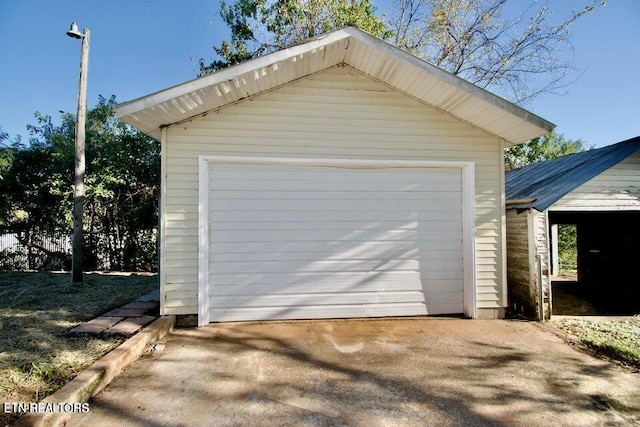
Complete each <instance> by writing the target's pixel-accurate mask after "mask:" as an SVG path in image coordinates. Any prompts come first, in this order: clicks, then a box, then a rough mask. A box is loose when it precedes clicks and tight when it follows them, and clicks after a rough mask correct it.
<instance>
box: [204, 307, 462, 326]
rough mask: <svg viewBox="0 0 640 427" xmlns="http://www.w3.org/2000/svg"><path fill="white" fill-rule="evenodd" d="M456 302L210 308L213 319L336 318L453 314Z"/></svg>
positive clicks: (227, 320) (222, 320)
mask: <svg viewBox="0 0 640 427" xmlns="http://www.w3.org/2000/svg"><path fill="white" fill-rule="evenodd" d="M458 309H459V304H431V305H430V306H427V304H426V303H403V304H401V303H393V304H363V305H351V306H345V305H336V306H331V305H318V306H304V307H300V306H297V307H287V306H283V307H280V306H276V307H240V308H227V309H218V310H211V316H212V318H213V319H215V320H214V321H217V322H234V321H241V320H247V319H283V320H286V319H336V318H350V317H390V316H423V315H429V314H430V315H438V314H448V313H457V312H456V311H455V310H458Z"/></svg>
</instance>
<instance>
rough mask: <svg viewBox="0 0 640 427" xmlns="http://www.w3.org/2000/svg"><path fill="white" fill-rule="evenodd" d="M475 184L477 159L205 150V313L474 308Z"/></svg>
mask: <svg viewBox="0 0 640 427" xmlns="http://www.w3.org/2000/svg"><path fill="white" fill-rule="evenodd" d="M473 188H474V186H473V165H472V164H470V163H461V162H458V163H455V162H439V163H435V162H411V161H405V162H397V161H396V162H389V161H353V160H337V159H325V160H322V159H314V160H311V161H309V160H307V161H301V160H300V159H244V158H229V157H203V158H202V159H201V169H200V197H201V206H202V207H203V209H202V211H201V217H200V226H201V231H200V236H201V239H202V240H201V247H202V248H203V250H202V252H201V254H200V255H201V259H200V270H201V271H203V274H202V276H201V282H200V289H199V294H200V295H201V297H202V300H201V312H200V316H201V318H203V320H204V321H205V322H207V323H208V322H209V321H235V320H265V319H312V318H343V317H381V316H411V315H428V314H449V313H469V312H470V311H472V308H473V306H474V301H473V292H472V291H473V255H472V253H473V239H474V236H473V192H472V191H470V189H473ZM465 290H466V297H465ZM465 302H466V303H467V306H466V307H465Z"/></svg>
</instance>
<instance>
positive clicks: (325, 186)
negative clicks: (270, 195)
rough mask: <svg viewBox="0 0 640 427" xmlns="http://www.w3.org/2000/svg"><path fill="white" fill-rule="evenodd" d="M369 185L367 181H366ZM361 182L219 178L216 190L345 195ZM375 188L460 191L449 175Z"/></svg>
mask: <svg viewBox="0 0 640 427" xmlns="http://www.w3.org/2000/svg"><path fill="white" fill-rule="evenodd" d="M369 182H371V180H369ZM361 183H362V181H353V180H346V179H344V180H329V179H322V180H321V181H313V180H309V179H304V180H295V181H294V182H291V181H290V180H286V179H260V180H258V181H256V180H251V179H246V177H244V176H243V177H242V178H240V179H219V180H217V181H216V189H217V191H221V192H225V193H224V194H223V197H224V196H228V197H229V198H238V197H240V196H242V195H243V194H244V192H247V191H250V192H270V191H273V189H274V188H281V187H283V186H285V185H286V186H287V189H288V191H287V193H289V192H294V191H295V192H299V193H313V194H315V193H316V192H338V193H339V192H345V189H347V192H348V189H354V188H355V187H356V186H357V185H359V184H361ZM375 185H376V188H377V189H378V190H379V191H381V192H393V193H396V192H402V193H405V192H423V191H438V192H444V191H456V192H457V191H460V185H459V182H456V181H455V180H452V179H451V176H450V175H443V176H439V177H428V178H426V179H424V180H422V181H420V182H419V183H416V181H415V180H413V179H411V180H410V179H406V180H404V181H401V180H394V181H393V182H389V181H388V180H385V179H379V180H376V181H375ZM361 187H363V188H362V189H361V191H362V192H363V193H364V194H365V195H368V194H370V193H371V192H375V190H371V188H370V187H364V186H362V185H361Z"/></svg>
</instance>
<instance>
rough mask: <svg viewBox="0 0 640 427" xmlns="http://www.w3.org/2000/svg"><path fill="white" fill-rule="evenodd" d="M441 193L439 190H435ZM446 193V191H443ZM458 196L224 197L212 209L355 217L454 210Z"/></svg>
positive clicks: (458, 200)
mask: <svg viewBox="0 0 640 427" xmlns="http://www.w3.org/2000/svg"><path fill="white" fill-rule="evenodd" d="M437 194H440V193H437ZM442 194H446V193H442ZM460 199H461V198H460V197H442V198H435V197H434V198H433V199H431V200H432V201H425V200H406V201H404V202H403V203H402V205H401V206H398V204H397V203H391V202H390V201H388V202H387V203H384V202H383V201H381V200H313V199H310V200H275V199H227V200H217V199H214V201H213V202H212V203H211V209H212V211H214V212H215V211H225V210H231V211H247V210H258V211H267V212H268V211H277V212H289V213H290V215H291V217H297V216H298V215H297V214H296V213H295V212H315V211H339V212H349V211H351V212H353V214H352V215H350V216H351V217H355V216H356V215H357V213H358V212H370V211H373V212H375V211H391V212H400V213H405V212H407V211H408V212H414V211H415V212H418V211H422V212H428V211H429V209H430V208H433V209H436V208H437V210H454V209H457V208H459V206H460Z"/></svg>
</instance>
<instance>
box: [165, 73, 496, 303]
mask: <svg viewBox="0 0 640 427" xmlns="http://www.w3.org/2000/svg"><path fill="white" fill-rule="evenodd" d="M220 96H224V94H222V93H221V94H220ZM165 155H166V160H165V163H166V167H165V175H164V176H163V183H164V184H163V185H164V186H165V187H164V191H165V202H164V206H165V214H164V221H165V224H164V226H165V236H166V237H165V239H164V241H163V242H162V260H161V261H162V262H161V265H162V268H163V271H162V274H161V277H162V278H163V283H162V292H163V296H164V298H165V305H164V308H163V313H166V314H193V313H196V312H197V284H198V268H197V263H198V156H200V155H230V156H243V155H246V156H254V157H255V156H273V157H302V158H305V157H315V158H353V159H406V160H460V161H473V162H475V165H476V166H475V171H476V177H475V178H476V181H475V182H476V198H475V204H476V259H477V262H476V268H477V306H478V308H480V309H487V310H488V311H484V314H483V313H480V316H483V315H484V316H491V314H489V313H491V312H492V310H493V312H495V313H496V314H497V313H498V310H499V309H500V308H502V307H504V306H505V305H506V301H503V297H502V295H503V286H504V284H503V283H502V277H503V275H502V272H503V266H502V261H501V260H502V251H503V248H502V243H501V242H502V231H501V224H502V218H501V197H502V191H501V185H500V183H501V174H502V153H501V151H500V141H499V139H498V138H497V137H494V136H492V135H489V134H487V133H484V132H483V131H481V130H479V129H477V128H474V127H472V126H470V125H468V124H466V123H463V122H461V121H459V120H457V119H455V118H453V117H451V116H449V115H447V114H444V113H442V112H440V111H438V110H436V109H433V108H429V107H428V106H425V105H424V104H422V103H420V102H418V101H416V100H414V99H412V98H410V97H408V96H405V95H403V94H401V93H399V92H397V91H395V90H393V89H390V88H389V87H387V86H385V85H383V84H380V83H378V82H376V81H374V80H372V79H370V78H369V77H366V76H365V75H363V74H361V73H359V72H357V71H355V70H353V69H351V68H349V67H334V68H331V69H328V70H325V71H323V72H321V73H318V74H314V75H311V76H309V77H307V78H304V79H301V80H298V81H296V82H293V83H291V84H289V85H286V86H284V87H281V88H279V89H276V90H273V91H271V92H268V93H265V94H263V95H260V96H258V97H255V98H251V99H246V100H243V101H241V102H239V103H237V104H234V105H231V106H229V107H227V108H224V109H222V110H219V111H216V112H211V113H210V114H208V115H207V116H204V117H200V118H197V119H194V120H193V121H190V122H187V123H184V124H181V125H175V126H172V127H170V128H169V129H167V137H166V154H165Z"/></svg>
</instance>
